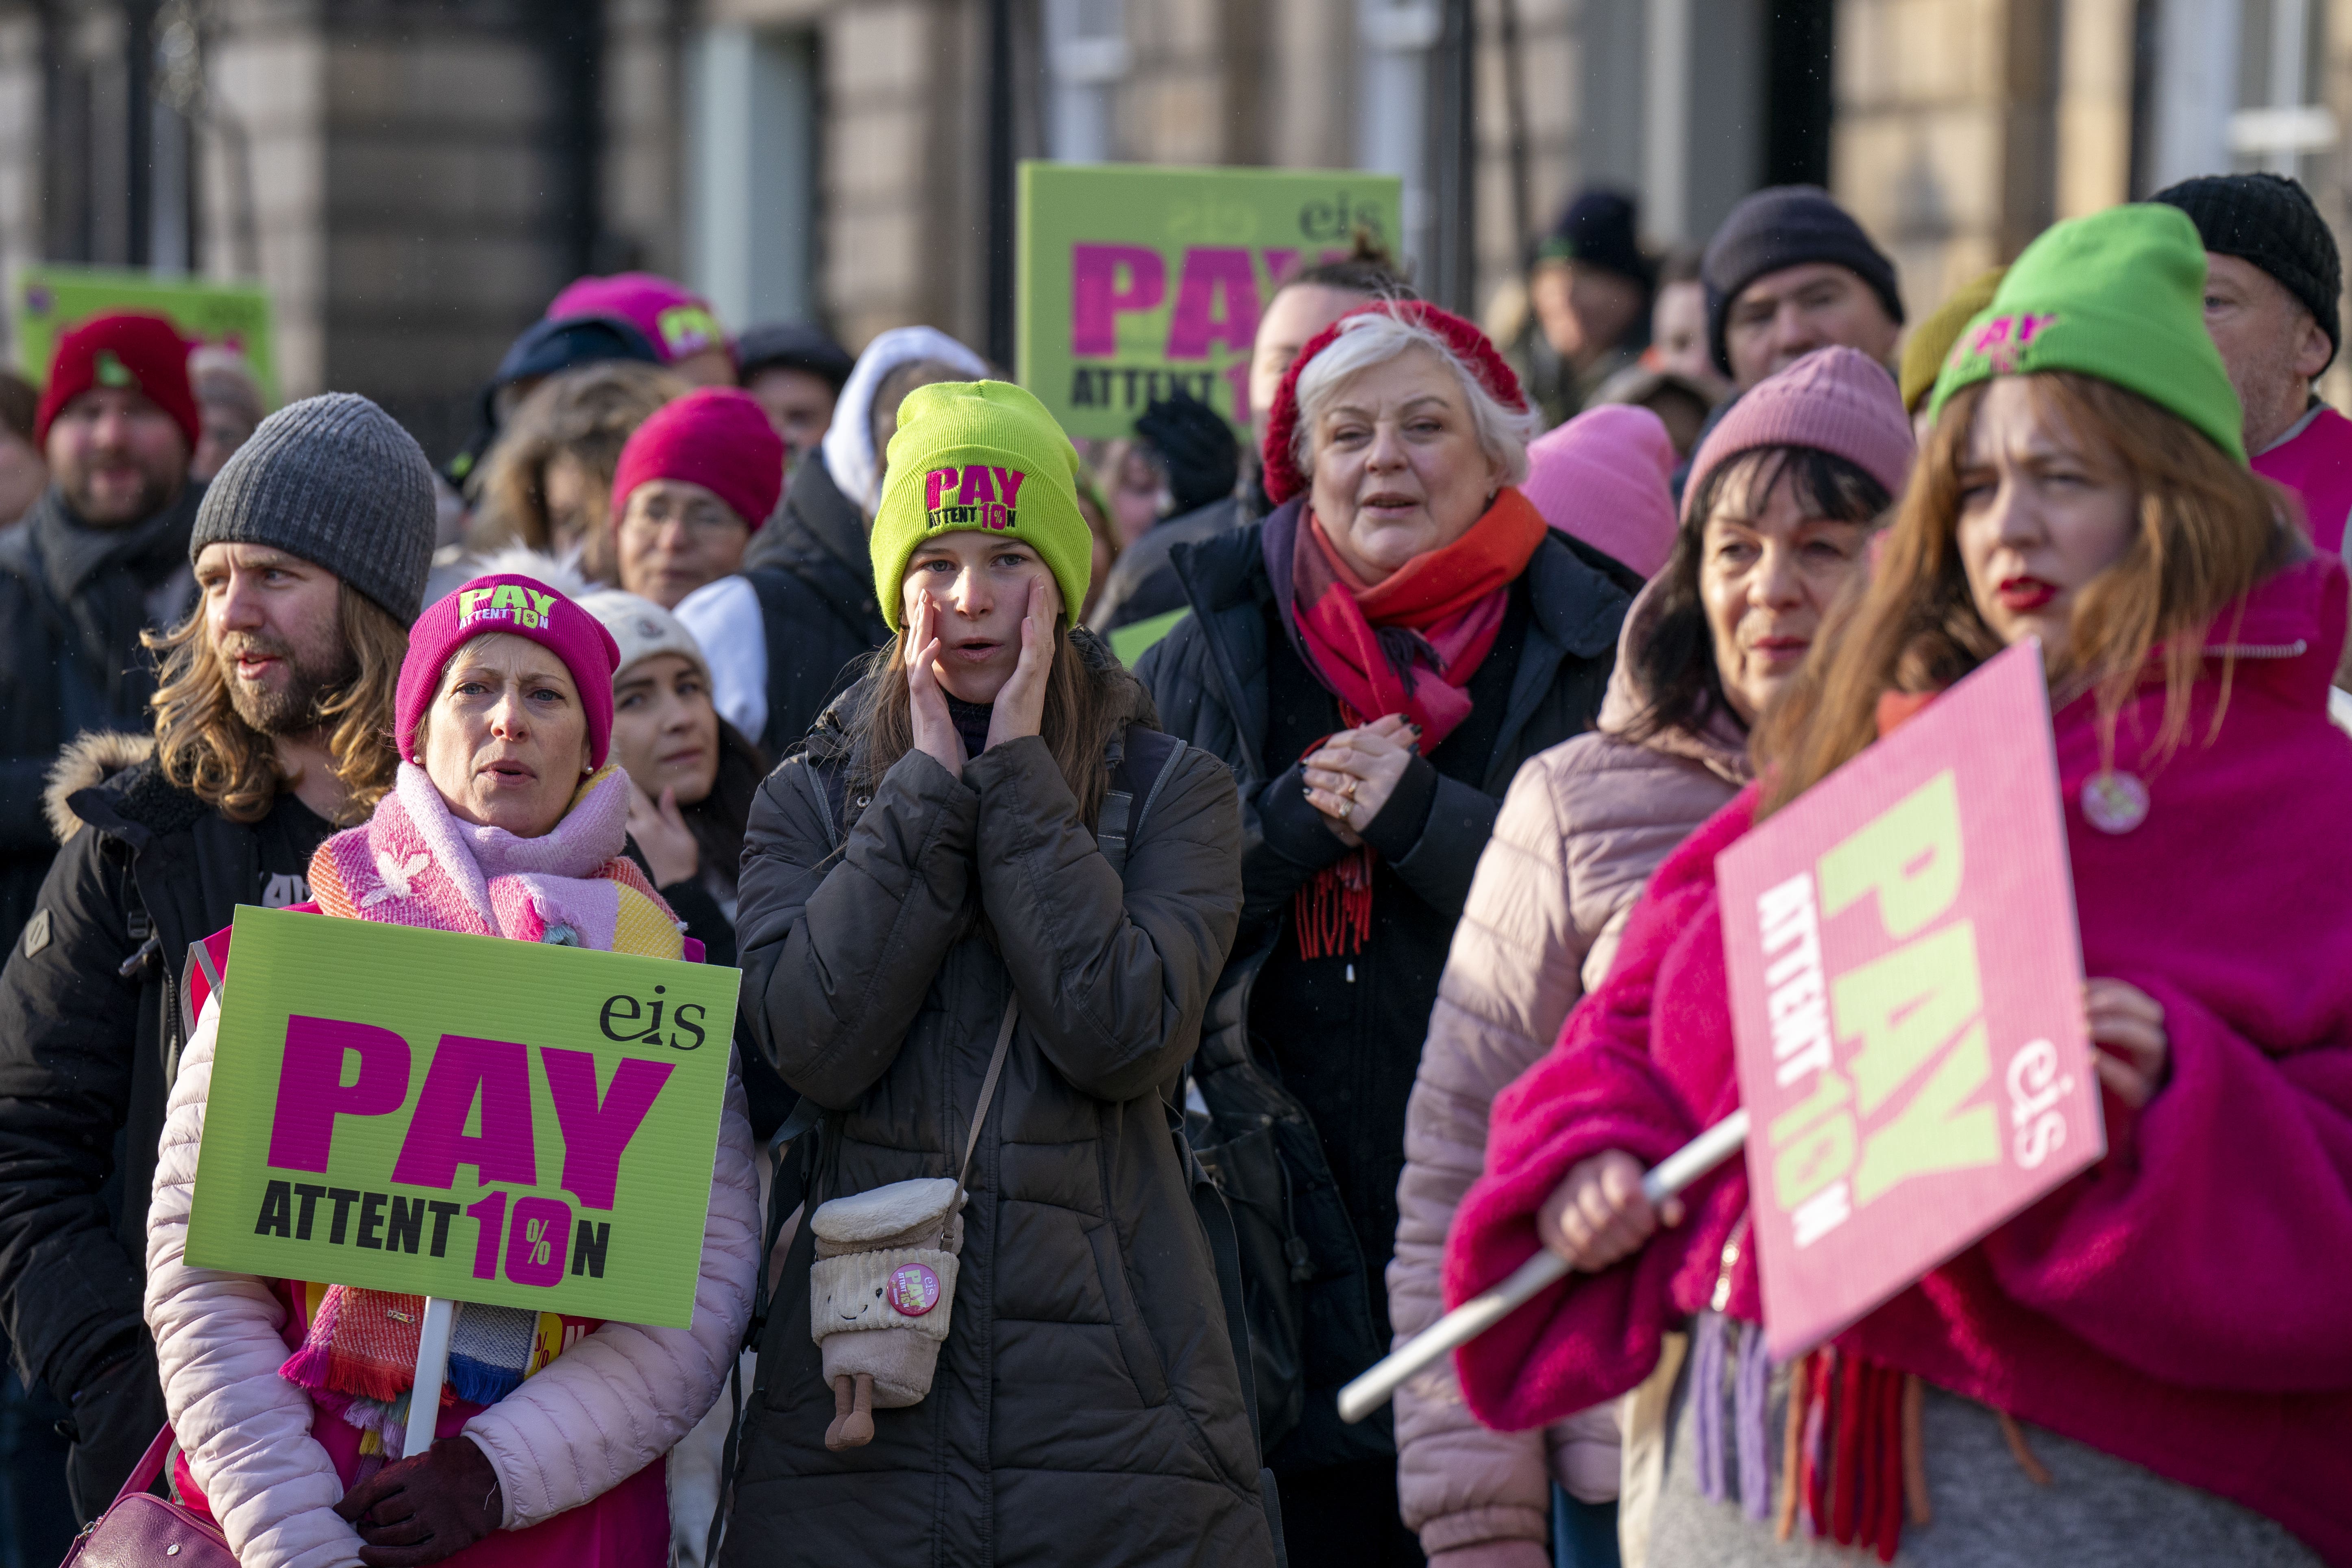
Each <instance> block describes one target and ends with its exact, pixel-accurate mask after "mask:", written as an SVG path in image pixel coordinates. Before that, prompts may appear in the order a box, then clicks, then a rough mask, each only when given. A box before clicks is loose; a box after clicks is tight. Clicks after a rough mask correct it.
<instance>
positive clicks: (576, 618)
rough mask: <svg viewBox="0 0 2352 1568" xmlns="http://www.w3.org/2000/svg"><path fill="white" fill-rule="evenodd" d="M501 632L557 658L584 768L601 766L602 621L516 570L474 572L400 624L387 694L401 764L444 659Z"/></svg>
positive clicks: (609, 734) (607, 743) (607, 715)
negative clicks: (582, 732)
mask: <svg viewBox="0 0 2352 1568" xmlns="http://www.w3.org/2000/svg"><path fill="white" fill-rule="evenodd" d="M493 632H506V633H508V634H509V635H511V636H514V637H528V638H530V640H531V641H532V642H535V643H537V644H539V645H540V647H543V648H545V649H547V650H548V651H549V652H550V653H552V654H553V655H555V657H556V658H560V659H562V661H563V668H566V669H568V670H570V671H571V672H572V685H574V686H576V687H578V688H579V689H580V706H581V708H582V709H583V710H585V711H586V713H587V715H588V765H589V766H590V767H592V768H601V767H603V766H604V757H605V754H606V752H607V751H608V750H609V749H610V747H611V744H612V740H613V671H614V668H616V667H617V666H618V665H619V664H620V662H621V648H620V645H619V644H618V643H615V642H614V640H613V634H612V633H610V632H608V631H606V630H605V629H604V622H602V621H600V620H598V619H597V618H596V617H595V616H592V615H590V614H589V613H588V612H587V611H585V610H583V609H582V608H581V607H580V606H579V605H575V604H573V603H572V601H571V600H569V599H567V598H565V597H564V596H563V595H562V594H560V593H557V592H556V591H555V590H554V589H552V588H551V587H549V586H548V585H547V584H544V583H542V582H541V581H539V579H537V578H536V577H525V576H523V575H522V574H520V573H515V572H502V573H499V574H498V575H496V576H493V577H477V578H475V579H474V580H473V581H472V582H470V583H468V584H466V585H465V586H464V587H462V588H459V589H458V590H457V592H456V593H454V594H451V595H446V597H444V598H441V599H437V600H436V601H435V602H434V603H432V604H430V605H426V606H425V613H424V614H423V615H421V616H417V617H416V624H415V626H411V627H410V628H409V629H408V654H407V657H406V658H403V659H402V660H401V661H400V685H399V687H398V689H397V690H396V691H395V693H394V698H393V740H394V743H395V744H396V745H398V746H399V748H400V756H401V760H402V761H403V762H412V763H421V759H420V758H418V757H417V756H416V755H415V742H416V722H417V721H418V720H420V719H422V718H424V717H425V710H426V709H427V708H430V707H432V706H433V696H434V693H435V692H436V691H438V690H439V689H441V672H442V671H443V670H444V669H446V668H448V665H449V658H450V656H451V655H452V654H455V653H456V652H457V650H458V649H459V648H460V647H464V646H465V645H466V644H467V643H469V642H471V641H473V640H474V639H475V638H476V637H488V636H489V635H490V634H491V633H493Z"/></svg>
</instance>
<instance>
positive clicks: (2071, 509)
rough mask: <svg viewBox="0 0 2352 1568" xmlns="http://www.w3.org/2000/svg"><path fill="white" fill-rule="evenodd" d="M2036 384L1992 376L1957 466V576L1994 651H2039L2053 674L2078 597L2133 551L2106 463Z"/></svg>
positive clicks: (2131, 497)
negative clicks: (2021, 646)
mask: <svg viewBox="0 0 2352 1568" xmlns="http://www.w3.org/2000/svg"><path fill="white" fill-rule="evenodd" d="M2036 379H2037V378H2036V377H2033V376H2030V375H2023V376H1999V377H1996V378H1995V379H1994V380H1993V382H1992V384H1991V385H1990V386H1989V387H1987V388H1986V389H1985V395H1984V396H1983V398H1982V399H1981V400H1980V401H1979V403H1978V404H1977V412H1976V418H1975V420H1974V421H1973V422H1972V423H1971V425H1970V426H1969V434H1968V439H1967V442H1966V444H1965V445H1964V446H1963V447H1962V448H1961V451H1960V457H1959V466H1958V482H1959V509H1960V510H1959V521H1958V529H1957V533H1958V544H1959V550H1960V564H1961V567H1962V569H1963V570H1965V571H1966V572H1967V573H1968V578H1969V596H1970V597H1971V598H1973V599H1974V600H1975V602H1976V606H1977V613H1978V614H1979V615H1980V616H1983V617H1984V621H1985V625H1986V626H1990V627H1991V628H1992V631H1993V634H1994V635H1995V636H1996V637H2000V640H2001V641H2002V642H2004V643H2012V644H2013V643H2016V642H2018V641H2021V639H2023V638H2025V637H2040V638H2041V639H2042V659H2043V662H2044V663H2045V664H2048V665H2053V666H2054V665H2055V664H2056V663H2057V662H2058V661H2059V659H2060V658H2061V656H2062V655H2063V653H2064V651H2065V647H2066V638H2067V631H2068V626H2069V623H2070V622H2071V621H2072V619H2073V617H2074V605H2075V601H2076V597H2077V595H2079V594H2080V592H2081V590H2082V589H2083V588H2084V586H2085V585H2087V584H2089V583H2090V582H2091V580H2092V579H2093V578H2095V577H2096V576H2097V575H2098V574H2100V573H2102V572H2104V571H2105V570H2106V569H2107V568H2108V567H2110V566H2112V565H2114V564H2115V563H2116V562H2117V561H2120V560H2122V559H2123V556H2124V552H2126V551H2127V550H2128V549H2130V548H2131V542H2132V536H2133V534H2134V533H2135V532H2136V531H2137V529H2138V526H2139V518H2138V499H2139V498H2138V496H2137V492H2136V491H2135V490H2134V489H2133V487H2132V485H2131V484H2130V482H2129V481H2128V480H2127V479H2126V478H2125V477H2124V475H2123V474H2122V472H2121V471H2120V468H2119V466H2118V465H2117V463H2116V460H2115V458H2114V455H2113V454H2111V453H2109V452H2108V451H2106V450H2105V447H2103V446H2101V445H2097V444H2095V443H2092V442H2089V441H2086V440H2084V438H2083V437H2080V436H2078V435H2077V434H2076V433H2075V432H2074V430H2073V429H2072V428H2071V427H2069V426H2067V425H2066V423H2065V422H2064V421H2063V419H2062V418H2061V417H2060V416H2059V415H2058V410H2057V405H2056V404H2055V403H2054V401H2053V400H2052V399H2051V398H2049V397H2048V396H2046V395H2043V394H2042V392H2041V391H2040V390H2039V389H2038V388H2037V387H2036V386H2035V385H2034V383H2035V381H2036Z"/></svg>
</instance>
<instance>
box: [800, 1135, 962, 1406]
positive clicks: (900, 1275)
mask: <svg viewBox="0 0 2352 1568" xmlns="http://www.w3.org/2000/svg"><path fill="white" fill-rule="evenodd" d="M963 1204H964V1194H963V1189H962V1187H961V1184H958V1183H956V1182H954V1181H951V1180H950V1179H949V1178H947V1177H945V1176H940V1177H934V1178H932V1179H930V1180H927V1181H913V1182H893V1183H891V1184H889V1185H888V1186H887V1187H877V1188H875V1189H874V1190H873V1191H872V1192H866V1193H859V1194H856V1196H854V1197H845V1198H835V1199H834V1200H833V1201H832V1202H830V1203H826V1204H821V1205H818V1207H817V1210H816V1212H815V1213H814V1214H813V1215H810V1216H809V1229H810V1231H811V1232H812V1233H813V1234H814V1236H815V1237H816V1267H815V1268H814V1269H812V1270H811V1271H810V1274H809V1337H810V1338H812V1339H814V1341H816V1342H817V1344H818V1346H819V1347H820V1348H821V1349H823V1351H824V1380H825V1382H826V1383H827V1384H831V1385H832V1387H833V1389H834V1405H835V1414H834V1418H833V1424H832V1426H829V1427H828V1428H826V1431H825V1436H824V1446H825V1447H828V1448H832V1449H835V1450H836V1451H837V1450H839V1449H843V1448H855V1447H863V1446H864V1445H866V1444H867V1443H870V1442H872V1441H873V1439H874V1417H873V1415H871V1414H870V1413H869V1412H870V1411H871V1410H873V1409H883V1410H895V1409H899V1408H901V1407H903V1406H906V1405H913V1404H916V1403H918V1402H919V1401H920V1400H921V1399H922V1397H923V1395H925V1394H929V1392H930V1391H931V1374H932V1373H933V1371H934V1370H935V1369H936V1368H937V1367H938V1365H939V1360H940V1345H941V1344H942V1343H944V1342H946V1340H947V1337H948V1321H949V1318H950V1313H951V1312H952V1310H953V1307H954V1302H955V1286H956V1255H957V1254H959V1253H960V1252H961V1251H962V1250H963V1213H962V1210H963Z"/></svg>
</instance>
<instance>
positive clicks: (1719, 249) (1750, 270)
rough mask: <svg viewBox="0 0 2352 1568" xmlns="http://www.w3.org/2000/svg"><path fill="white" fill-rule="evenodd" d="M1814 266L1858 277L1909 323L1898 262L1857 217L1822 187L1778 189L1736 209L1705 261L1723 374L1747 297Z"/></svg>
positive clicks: (1709, 334)
mask: <svg viewBox="0 0 2352 1568" xmlns="http://www.w3.org/2000/svg"><path fill="white" fill-rule="evenodd" d="M1809 261H1828V262H1833V263H1835V264H1836V265H1838V266H1840V267H1843V268H1845V269H1846V270H1847V271H1849V272H1852V273H1853V274H1854V275H1855V276H1856V277H1858V278H1860V279H1862V280H1863V281H1864V282H1865V283H1867V284H1869V285H1870V291H1871V292H1872V293H1874V294H1875V295H1877V296H1878V302H1879V303H1880V304H1882V305H1884V306H1885V307H1886V313H1887V315H1889V316H1890V317H1892V318H1894V321H1895V325H1897V326H1900V325H1902V324H1903V293H1902V290H1901V289H1898V288H1896V287H1895V263H1894V262H1893V261H1891V260H1889V259H1888V258H1887V256H1886V253H1885V251H1883V250H1881V249H1879V248H1878V247H1876V246H1874V245H1873V244H1871V242H1870V236H1868V235H1866V234H1864V233H1863V232H1862V225H1860V224H1858V223H1856V222H1854V221H1853V215H1852V214H1850V213H1848V212H1847V211H1846V210H1845V208H1843V207H1842V206H1840V205H1837V203H1836V202H1835V201H1834V200H1832V198H1831V196H1830V194H1829V193H1828V192H1827V191H1825V190H1823V189H1822V188H1821V187H1820V186H1819V185H1773V186H1771V187H1769V188H1768V189H1765V190H1761V191H1758V192H1757V193H1756V194H1755V195H1752V196H1749V197H1748V198H1747V199H1746V200H1745V201H1743V202H1741V203H1740V204H1739V205H1738V206H1736V207H1734V208H1732V209H1731V214H1730V216H1727V217H1726V218H1725V219H1724V220H1723V226H1722V227H1720V228H1718V229H1717V230H1716V231H1715V237H1714V238H1713V239H1711V240H1709V241H1707V244H1706V258H1704V259H1703V260H1701V261H1700V262H1699V268H1698V275H1699V281H1700V282H1701V283H1703V284H1705V285H1706V342H1707V347H1708V348H1709V349H1710V350H1711V351H1712V352H1713V353H1714V354H1715V367H1716V369H1717V370H1719V371H1721V372H1722V373H1723V374H1726V375H1729V374H1731V354H1730V352H1729V350H1728V349H1727V347H1726V346H1725V343H1724V336H1723V332H1724V325H1725V320H1726V318H1727V317H1728V316H1729V315H1730V313H1731V302H1732V301H1733V300H1737V299H1738V298H1739V292H1740V290H1741V289H1745V288H1747V287H1748V285H1749V284H1750V283H1753V282H1755V281H1756V279H1759V278H1761V277H1763V276H1764V275H1765V274H1766V273H1767V272H1778V271H1780V269H1781V268H1786V267H1802V266H1803V265H1805V263H1807V262H1809Z"/></svg>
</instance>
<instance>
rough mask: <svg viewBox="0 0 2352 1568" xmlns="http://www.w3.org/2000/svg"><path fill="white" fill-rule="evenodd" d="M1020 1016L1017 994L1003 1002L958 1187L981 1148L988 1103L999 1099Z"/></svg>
mask: <svg viewBox="0 0 2352 1568" xmlns="http://www.w3.org/2000/svg"><path fill="white" fill-rule="evenodd" d="M1020 1016H1021V993H1019V992H1018V991H1015V992H1014V993H1013V994H1012V995H1010V996H1008V997H1006V998H1005V1001H1004V1022H1003V1023H1002V1024H1000V1025H998V1026H997V1029H996V1049H995V1050H994V1051H993V1052H992V1053H991V1054H990V1056H989V1058H988V1076H987V1077H986V1078H983V1079H981V1080H980V1105H979V1107H978V1108H977V1109H975V1110H973V1111H972V1113H971V1134H970V1135H969V1136H968V1137H966V1138H965V1139H964V1141H963V1164H962V1165H961V1167H960V1168H959V1169H958V1170H957V1172H956V1185H957V1186H959V1187H961V1186H962V1185H963V1184H964V1178H965V1177H967V1176H969V1175H971V1156H972V1151H974V1150H976V1149H978V1148H979V1147H980V1130H981V1127H982V1124H984V1123H985V1122H986V1121H988V1102H989V1101H990V1100H994V1099H995V1098H996V1080H997V1079H998V1078H1000V1077H1001V1076H1003V1072H1004V1058H1005V1054H1006V1053H1007V1052H1009V1051H1010V1050H1011V1049H1012V1048H1013V1020H1014V1019H1016V1018H1018V1017H1020Z"/></svg>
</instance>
